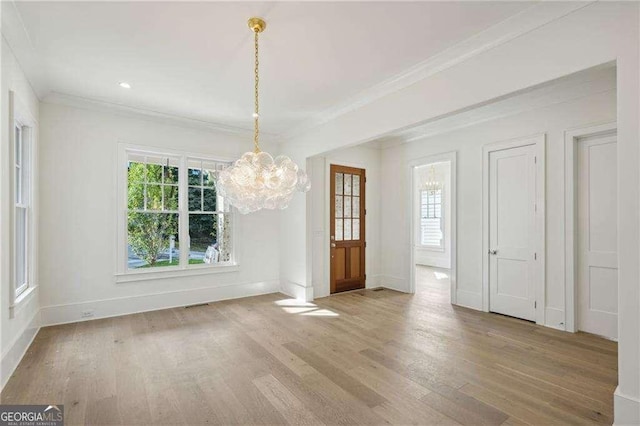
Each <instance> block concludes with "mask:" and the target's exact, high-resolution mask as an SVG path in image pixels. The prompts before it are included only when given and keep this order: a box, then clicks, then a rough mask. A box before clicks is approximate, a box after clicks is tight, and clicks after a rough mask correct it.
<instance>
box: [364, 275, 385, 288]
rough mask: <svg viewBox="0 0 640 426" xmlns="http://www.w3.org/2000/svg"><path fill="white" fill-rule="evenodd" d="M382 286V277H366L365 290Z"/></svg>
mask: <svg viewBox="0 0 640 426" xmlns="http://www.w3.org/2000/svg"><path fill="white" fill-rule="evenodd" d="M381 286H382V275H379V274H378V275H367V282H366V283H365V288H378V287H381Z"/></svg>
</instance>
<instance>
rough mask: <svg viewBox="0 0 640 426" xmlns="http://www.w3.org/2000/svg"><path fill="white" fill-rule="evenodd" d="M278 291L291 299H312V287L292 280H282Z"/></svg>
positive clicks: (308, 300) (309, 300)
mask: <svg viewBox="0 0 640 426" xmlns="http://www.w3.org/2000/svg"><path fill="white" fill-rule="evenodd" d="M280 292H281V293H283V294H286V295H287V296H289V297H291V298H293V299H297V300H304V301H305V302H311V301H312V300H313V287H305V286H303V285H302V284H298V283H294V282H293V281H286V280H285V281H282V283H281V285H280Z"/></svg>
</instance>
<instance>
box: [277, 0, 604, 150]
mask: <svg viewBox="0 0 640 426" xmlns="http://www.w3.org/2000/svg"><path fill="white" fill-rule="evenodd" d="M592 3H594V1H586V2H539V3H537V4H535V5H533V6H531V7H529V8H527V9H525V10H523V11H521V12H520V13H518V14H516V15H513V16H511V17H509V18H507V19H505V20H504V21H502V22H499V23H497V24H495V25H493V26H491V27H489V28H487V29H486V30H484V31H482V32H480V33H478V34H476V35H474V36H472V37H470V38H468V39H466V40H463V41H462V42H460V43H458V44H456V45H454V46H452V47H450V48H448V49H446V50H444V51H442V52H440V53H438V54H436V55H434V56H431V57H430V58H428V59H427V60H425V61H422V62H420V63H418V64H416V65H414V66H412V67H411V68H409V69H407V70H405V71H403V72H401V73H399V74H397V75H395V76H393V77H391V78H388V79H386V80H384V81H382V82H380V83H378V84H376V85H374V86H371V87H369V88H368V89H365V90H364V91H362V92H360V93H358V94H357V95H355V96H352V97H350V98H348V99H347V100H345V101H343V102H339V103H337V104H336V105H334V106H332V107H330V108H328V109H326V110H324V111H322V112H320V113H318V114H316V115H315V116H313V117H312V118H311V119H309V120H306V121H304V122H303V123H301V124H300V125H298V126H295V127H294V128H292V129H291V130H289V131H288V132H285V133H283V134H281V135H280V137H281V139H282V140H283V141H287V140H289V139H292V138H295V137H296V136H298V135H300V134H302V133H304V132H307V131H309V130H311V129H313V128H314V127H317V126H320V125H322V124H325V123H327V122H329V121H331V120H334V119H336V118H338V117H340V116H342V115H345V114H348V113H349V112H352V111H355V110H357V109H359V108H362V107H363V106H366V105H368V104H370V103H372V102H374V101H376V100H378V99H380V98H383V97H385V96H387V95H390V94H392V93H394V92H397V91H399V90H401V89H404V88H406V87H409V86H411V85H412V84H415V83H417V82H418V81H420V80H424V79H426V78H428V77H429V76H432V75H434V74H437V73H439V72H441V71H444V70H446V69H448V68H451V67H453V66H455V65H457V64H460V63H462V62H464V61H466V60H468V59H470V58H473V57H475V56H478V55H480V54H481V53H483V52H486V51H488V50H490V49H493V48H495V47H497V46H500V45H502V44H504V43H507V42H509V41H511V40H513V39H515V38H517V37H520V36H522V35H524V34H527V33H529V32H531V31H533V30H536V29H537V28H540V27H542V26H544V25H547V24H549V23H551V22H553V21H556V20H558V19H560V18H562V17H564V16H566V15H568V14H570V13H573V12H575V11H577V10H579V9H582V8H583V7H585V6H588V5H590V4H592Z"/></svg>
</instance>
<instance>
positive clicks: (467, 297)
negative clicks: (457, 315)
mask: <svg viewBox="0 0 640 426" xmlns="http://www.w3.org/2000/svg"><path fill="white" fill-rule="evenodd" d="M456 305H458V306H464V307H465V308H471V309H475V310H477V311H481V310H482V293H476V292H473V291H469V290H462V289H457V290H456Z"/></svg>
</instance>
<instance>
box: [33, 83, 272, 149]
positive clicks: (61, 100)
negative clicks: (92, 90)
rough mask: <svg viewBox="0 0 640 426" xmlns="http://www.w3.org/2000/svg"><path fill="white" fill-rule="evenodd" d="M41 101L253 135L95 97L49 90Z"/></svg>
mask: <svg viewBox="0 0 640 426" xmlns="http://www.w3.org/2000/svg"><path fill="white" fill-rule="evenodd" d="M42 102H43V103H49V104H57V105H66V106H71V107H75V108H81V109H89V110H94V111H102V112H110V113H116V114H118V113H119V114H125V115H126V116H127V117H134V118H140V119H144V120H151V121H156V122H160V123H165V124H166V123H170V124H174V125H178V126H183V127H189V128H196V129H202V130H208V131H215V132H220V133H226V134H230V135H237V136H241V137H253V129H249V128H242V127H236V126H229V125H226V124H221V123H216V122H212V121H205V120H198V119H194V118H189V117H182V116H178V115H173V114H167V113H164V112H160V111H154V110H150V109H145V108H137V107H132V106H128V105H123V104H118V103H114V102H108V101H102V100H97V99H91V98H85V97H82V96H76V95H69V94H66V93H59V92H51V93H50V94H48V95H47V96H45V97H44V99H43V100H42ZM260 133H261V135H262V136H265V138H264V139H265V141H269V140H270V139H272V138H273V137H274V136H273V135H272V134H269V133H263V132H260Z"/></svg>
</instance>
